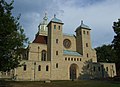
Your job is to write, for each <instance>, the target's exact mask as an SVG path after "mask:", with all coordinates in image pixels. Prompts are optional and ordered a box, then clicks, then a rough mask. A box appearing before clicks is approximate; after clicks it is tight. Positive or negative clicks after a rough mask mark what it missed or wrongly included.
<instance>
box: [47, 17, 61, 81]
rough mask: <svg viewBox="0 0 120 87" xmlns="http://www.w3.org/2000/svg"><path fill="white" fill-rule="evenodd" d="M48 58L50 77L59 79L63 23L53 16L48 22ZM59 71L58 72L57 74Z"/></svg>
mask: <svg viewBox="0 0 120 87" xmlns="http://www.w3.org/2000/svg"><path fill="white" fill-rule="evenodd" d="M47 27H48V46H47V50H48V59H49V60H50V61H51V73H52V75H51V79H53V80H54V79H58V78H59V79H60V78H61V75H59V74H60V73H59V72H61V71H60V70H62V69H61V68H62V64H61V63H62V59H63V33H62V29H63V28H62V27H63V23H62V21H61V20H60V19H57V18H56V15H54V18H52V20H51V21H50V22H49V23H48V25H47ZM58 73H59V74H58Z"/></svg>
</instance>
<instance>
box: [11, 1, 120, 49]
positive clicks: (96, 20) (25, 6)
mask: <svg viewBox="0 0 120 87" xmlns="http://www.w3.org/2000/svg"><path fill="white" fill-rule="evenodd" d="M119 3H120V0H15V3H14V7H15V8H14V10H13V13H14V15H18V14H19V13H21V14H22V16H21V19H20V22H21V25H23V27H24V29H25V32H26V34H27V36H28V37H29V38H30V40H31V41H32V40H33V38H34V36H35V34H36V33H37V31H38V29H37V26H38V25H39V23H40V22H41V21H42V18H43V17H44V12H45V11H47V13H48V18H49V21H50V19H51V18H52V17H53V14H54V13H55V14H57V17H58V18H60V19H61V20H62V21H63V22H64V28H63V29H64V30H63V31H64V32H65V33H70V34H73V33H74V31H75V29H76V28H77V27H78V26H79V25H80V21H81V20H84V23H85V24H86V25H88V26H90V27H91V28H92V31H91V36H92V43H93V44H92V45H93V47H96V46H100V45H102V44H108V43H111V41H112V39H113V35H114V32H113V30H112V23H113V21H117V19H118V18H120V11H119V8H120V4H119Z"/></svg>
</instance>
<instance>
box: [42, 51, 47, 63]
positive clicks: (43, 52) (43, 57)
mask: <svg viewBox="0 0 120 87" xmlns="http://www.w3.org/2000/svg"><path fill="white" fill-rule="evenodd" d="M46 55H47V52H46V51H45V50H42V54H41V61H46Z"/></svg>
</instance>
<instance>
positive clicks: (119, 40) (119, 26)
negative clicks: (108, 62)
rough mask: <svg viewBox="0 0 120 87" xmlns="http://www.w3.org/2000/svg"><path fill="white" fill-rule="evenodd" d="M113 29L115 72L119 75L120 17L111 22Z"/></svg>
mask: <svg viewBox="0 0 120 87" xmlns="http://www.w3.org/2000/svg"><path fill="white" fill-rule="evenodd" d="M113 30H114V32H115V36H114V39H113V41H112V46H113V48H114V50H115V53H116V56H117V57H116V61H115V63H116V67H117V74H118V75H120V19H118V21H117V22H114V23H113Z"/></svg>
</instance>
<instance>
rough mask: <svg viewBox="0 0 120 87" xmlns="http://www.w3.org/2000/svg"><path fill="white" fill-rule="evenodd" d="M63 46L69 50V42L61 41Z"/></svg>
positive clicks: (67, 40)
mask: <svg viewBox="0 0 120 87" xmlns="http://www.w3.org/2000/svg"><path fill="white" fill-rule="evenodd" d="M63 45H64V47H65V48H67V49H68V48H70V46H71V41H70V40H69V39H65V40H64V41H63Z"/></svg>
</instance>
